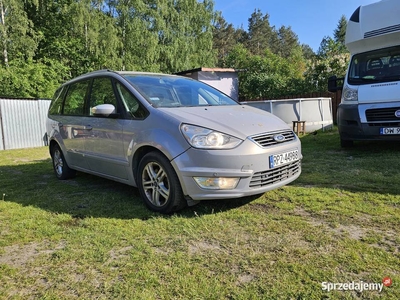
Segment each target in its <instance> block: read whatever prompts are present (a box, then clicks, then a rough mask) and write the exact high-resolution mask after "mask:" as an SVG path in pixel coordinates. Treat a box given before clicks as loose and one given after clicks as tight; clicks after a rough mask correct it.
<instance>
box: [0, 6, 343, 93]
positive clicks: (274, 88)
mask: <svg viewBox="0 0 400 300" xmlns="http://www.w3.org/2000/svg"><path fill="white" fill-rule="evenodd" d="M345 29H346V19H345V18H344V17H342V18H341V19H340V20H339V23H338V27H337V29H336V30H335V31H334V37H333V38H330V37H328V36H327V37H325V38H324V39H323V40H322V42H321V46H320V48H319V50H318V51H317V53H314V52H313V50H312V49H311V48H310V47H309V46H308V45H302V44H300V43H299V40H298V37H297V35H296V34H295V33H294V32H293V31H292V30H291V28H290V26H289V27H285V26H282V27H280V28H275V27H274V26H271V25H270V23H269V15H268V14H267V13H265V14H264V13H263V12H261V11H260V10H258V9H256V10H254V13H253V14H252V15H251V16H250V17H249V19H248V28H247V29H244V28H234V26H233V25H232V24H228V23H227V22H226V21H225V20H224V18H223V16H222V13H221V12H218V11H215V10H214V2H213V0H201V1H197V0H105V1H102V0H25V1H22V0H0V48H1V54H0V59H1V61H0V96H2V97H33V98H49V97H52V95H53V93H54V90H55V89H56V87H57V86H58V85H59V84H60V83H61V82H63V81H65V80H68V79H71V78H73V77H75V76H77V75H80V74H83V73H86V72H89V71H92V70H97V69H104V68H108V69H113V70H136V71H151V72H163V73H175V72H179V71H183V70H188V69H192V68H198V67H201V66H203V67H229V68H235V69H238V70H241V72H239V78H240V98H241V99H262V98H263V99H268V98H276V97H279V96H285V95H290V94H296V93H304V92H315V91H325V90H326V82H327V78H328V77H329V76H330V75H332V74H335V75H342V74H344V72H345V70H346V65H347V61H348V58H349V55H348V53H347V50H346V48H345V47H344V32H345ZM310 34H312V33H310Z"/></svg>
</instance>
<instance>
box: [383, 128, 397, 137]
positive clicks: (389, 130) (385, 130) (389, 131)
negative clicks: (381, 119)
mask: <svg viewBox="0 0 400 300" xmlns="http://www.w3.org/2000/svg"><path fill="white" fill-rule="evenodd" d="M379 133H380V134H381V135H389V134H400V127H383V128H381V129H380V132H379Z"/></svg>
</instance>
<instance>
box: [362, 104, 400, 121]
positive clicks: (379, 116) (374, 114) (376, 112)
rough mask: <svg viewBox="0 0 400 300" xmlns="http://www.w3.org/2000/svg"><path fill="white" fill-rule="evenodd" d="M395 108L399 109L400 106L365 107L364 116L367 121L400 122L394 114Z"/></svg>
mask: <svg viewBox="0 0 400 300" xmlns="http://www.w3.org/2000/svg"><path fill="white" fill-rule="evenodd" d="M397 110H400V107H390V108H377V109H367V110H366V111H365V116H366V117H367V121H368V122H390V121H391V122H396V121H399V122H400V119H399V118H397V117H396V116H395V112H396V111H397Z"/></svg>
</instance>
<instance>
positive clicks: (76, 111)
mask: <svg viewBox="0 0 400 300" xmlns="http://www.w3.org/2000/svg"><path fill="white" fill-rule="evenodd" d="M88 85H89V81H87V80H86V81H79V82H76V83H72V84H71V85H70V86H69V88H68V91H67V95H66V97H65V102H64V111H63V113H64V115H71V116H82V115H84V114H85V112H84V107H85V98H86V92H87V88H88Z"/></svg>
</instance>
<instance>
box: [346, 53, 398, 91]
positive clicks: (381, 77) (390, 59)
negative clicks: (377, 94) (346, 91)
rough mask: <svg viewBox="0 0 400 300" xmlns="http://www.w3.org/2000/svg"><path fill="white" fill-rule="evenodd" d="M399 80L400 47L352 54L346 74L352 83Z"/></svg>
mask: <svg viewBox="0 0 400 300" xmlns="http://www.w3.org/2000/svg"><path fill="white" fill-rule="evenodd" d="M396 80H400V47H392V48H386V49H380V50H375V51H370V52H366V53H361V54H357V55H354V56H353V58H352V60H351V64H350V68H349V74H348V82H349V84H352V85H359V84H369V83H371V82H387V81H396Z"/></svg>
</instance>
